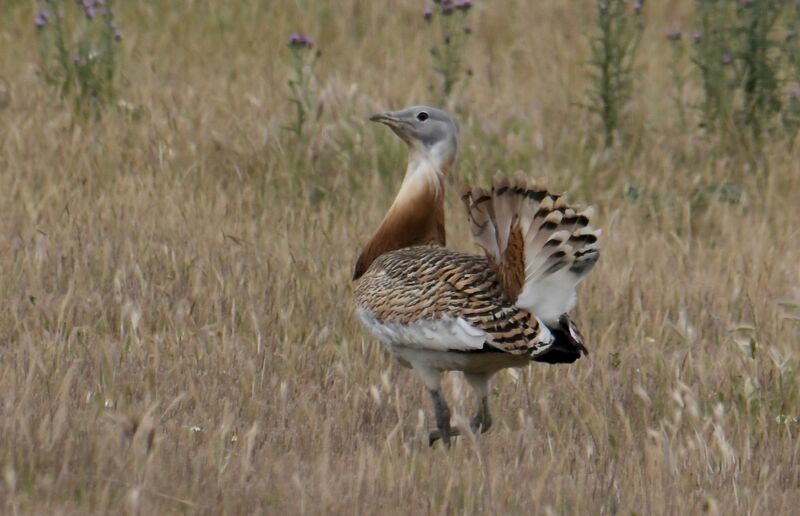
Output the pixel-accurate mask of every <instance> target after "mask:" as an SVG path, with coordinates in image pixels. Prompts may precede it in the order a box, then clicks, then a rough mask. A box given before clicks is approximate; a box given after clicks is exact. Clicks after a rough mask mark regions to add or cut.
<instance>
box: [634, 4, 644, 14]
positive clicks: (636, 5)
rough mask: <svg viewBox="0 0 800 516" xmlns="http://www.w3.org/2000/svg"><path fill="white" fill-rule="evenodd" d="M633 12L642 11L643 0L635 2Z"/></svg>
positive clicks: (638, 12)
mask: <svg viewBox="0 0 800 516" xmlns="http://www.w3.org/2000/svg"><path fill="white" fill-rule="evenodd" d="M633 12H634V13H636V14H641V13H642V2H636V3H635V4H633Z"/></svg>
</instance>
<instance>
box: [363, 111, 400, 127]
mask: <svg viewBox="0 0 800 516" xmlns="http://www.w3.org/2000/svg"><path fill="white" fill-rule="evenodd" d="M369 121H370V122H380V123H381V124H386V125H388V126H389V127H394V126H396V125H398V124H399V123H400V120H398V119H397V117H396V116H394V114H392V113H389V112H386V113H378V114H377V115H372V116H371V117H369Z"/></svg>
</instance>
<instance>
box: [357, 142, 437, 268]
mask: <svg viewBox="0 0 800 516" xmlns="http://www.w3.org/2000/svg"><path fill="white" fill-rule="evenodd" d="M442 168H443V167H442V165H441V164H440V163H438V162H437V161H436V160H434V159H432V158H431V156H430V155H428V154H427V153H423V152H417V153H412V155H411V157H410V159H409V162H408V168H407V169H406V175H405V178H404V179H403V184H402V185H401V186H400V191H399V192H398V193H397V197H395V199H394V202H393V203H392V206H391V208H389V211H388V212H387V213H386V216H384V217H383V221H382V222H381V225H380V226H379V227H378V229H377V231H375V233H374V234H373V235H372V238H370V239H369V242H367V245H366V246H364V251H363V252H362V253H361V256H359V258H358V262H357V263H356V268H355V272H354V274H353V279H358V278H359V277H360V276H361V275H362V274H364V272H366V271H367V269H368V268H369V266H370V265H371V264H372V262H373V261H375V259H376V258H378V257H379V256H380V255H382V254H385V253H388V252H390V251H395V250H397V249H402V248H404V247H411V246H414V245H422V244H438V245H442V246H443V245H445V231H444V174H445V172H446V168H445V170H442Z"/></svg>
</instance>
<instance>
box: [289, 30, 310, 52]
mask: <svg viewBox="0 0 800 516" xmlns="http://www.w3.org/2000/svg"><path fill="white" fill-rule="evenodd" d="M289 46H290V47H292V48H314V40H313V39H312V38H311V37H310V36H307V35H306V34H303V33H300V32H294V33H292V35H291V36H289Z"/></svg>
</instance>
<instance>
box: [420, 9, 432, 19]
mask: <svg viewBox="0 0 800 516" xmlns="http://www.w3.org/2000/svg"><path fill="white" fill-rule="evenodd" d="M422 17H423V18H425V19H426V20H427V21H430V19H431V18H432V17H433V9H431V8H430V7H426V8H425V10H424V11H422Z"/></svg>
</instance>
